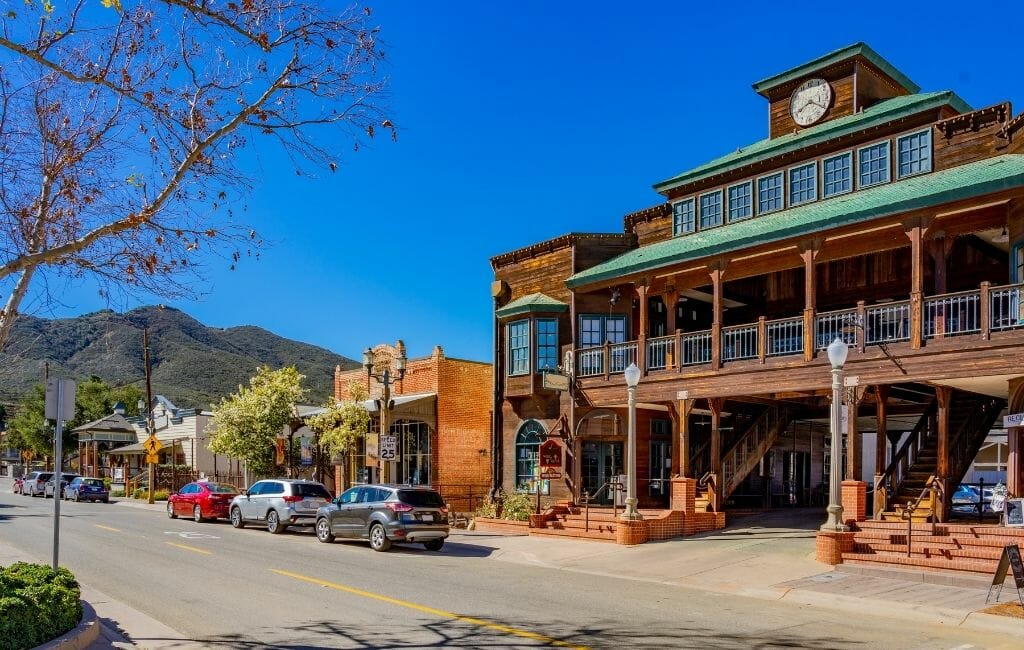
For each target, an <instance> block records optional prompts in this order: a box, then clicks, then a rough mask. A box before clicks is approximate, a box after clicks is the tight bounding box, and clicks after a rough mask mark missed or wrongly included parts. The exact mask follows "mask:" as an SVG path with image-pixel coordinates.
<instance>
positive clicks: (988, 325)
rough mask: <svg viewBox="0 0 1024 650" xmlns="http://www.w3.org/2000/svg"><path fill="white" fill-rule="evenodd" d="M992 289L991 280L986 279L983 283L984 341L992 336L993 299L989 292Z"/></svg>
mask: <svg viewBox="0 0 1024 650" xmlns="http://www.w3.org/2000/svg"><path fill="white" fill-rule="evenodd" d="M991 289H992V283H991V282H988V281H987V280H986V281H985V282H982V283H981V296H980V300H981V339H982V340H983V341H987V340H989V339H990V338H992V299H991V294H990V293H989V292H990V290H991Z"/></svg>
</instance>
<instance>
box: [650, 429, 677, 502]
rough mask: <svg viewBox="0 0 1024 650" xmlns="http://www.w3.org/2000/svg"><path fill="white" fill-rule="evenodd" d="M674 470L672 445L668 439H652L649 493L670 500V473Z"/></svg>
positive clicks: (666, 500) (663, 499)
mask: <svg viewBox="0 0 1024 650" xmlns="http://www.w3.org/2000/svg"><path fill="white" fill-rule="evenodd" d="M671 471H672V445H671V444H670V443H669V441H668V440H652V441H651V477H650V478H651V480H650V483H649V484H648V485H649V489H648V493H649V494H650V495H651V496H652V497H657V498H658V499H660V500H662V501H665V502H666V503H667V502H668V495H669V488H671V484H670V483H669V473H670V472H671Z"/></svg>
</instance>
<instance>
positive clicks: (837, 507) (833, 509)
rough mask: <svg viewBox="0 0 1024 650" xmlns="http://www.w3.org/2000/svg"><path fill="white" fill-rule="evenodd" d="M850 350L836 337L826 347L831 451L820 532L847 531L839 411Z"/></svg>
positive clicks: (841, 404)
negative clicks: (829, 368) (829, 370)
mask: <svg viewBox="0 0 1024 650" xmlns="http://www.w3.org/2000/svg"><path fill="white" fill-rule="evenodd" d="M849 353H850V348H849V347H847V345H846V342H845V341H843V340H842V339H841V338H839V337H838V336H837V337H836V340H834V341H832V342H831V343H829V345H828V361H829V363H830V364H832V445H831V446H832V449H831V452H830V456H829V458H830V460H829V463H830V465H831V466H830V467H829V474H828V521H826V522H825V523H824V524H822V526H821V530H826V531H832V532H844V531H847V530H849V529H848V528H847V527H846V525H845V524H843V503H842V492H841V491H840V485H839V482H840V481H841V480H842V473H841V463H842V452H841V449H842V444H843V442H842V431H841V430H840V428H841V425H840V414H839V410H840V409H841V408H842V406H843V365H844V364H845V363H846V357H847V355H848V354H849Z"/></svg>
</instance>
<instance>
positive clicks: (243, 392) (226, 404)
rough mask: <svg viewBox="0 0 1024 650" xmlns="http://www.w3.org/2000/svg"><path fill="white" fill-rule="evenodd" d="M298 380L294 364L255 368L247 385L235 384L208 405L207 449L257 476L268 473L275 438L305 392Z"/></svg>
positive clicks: (271, 470)
mask: <svg viewBox="0 0 1024 650" xmlns="http://www.w3.org/2000/svg"><path fill="white" fill-rule="evenodd" d="M302 379H303V375H301V374H299V371H298V370H296V369H295V366H289V367H287V368H281V369H280V370H271V369H270V368H269V367H267V366H263V367H262V368H259V369H257V370H256V375H255V376H254V377H252V378H251V379H250V380H249V386H239V387H238V392H237V393H234V394H232V395H229V396H228V397H225V398H223V399H221V401H220V404H217V405H214V406H213V407H212V408H213V418H212V419H211V421H210V424H209V425H208V431H210V433H211V440H210V445H209V448H210V451H212V452H213V453H215V454H223V455H225V456H231V457H233V458H238V459H240V460H242V461H244V462H245V466H246V469H247V470H248V471H249V472H251V473H252V474H255V475H257V476H266V475H268V474H271V473H272V472H273V471H274V444H275V441H276V440H277V437H278V435H280V434H281V432H282V431H283V430H284V427H285V425H287V424H288V423H289V422H290V421H291V418H292V413H293V412H294V406H295V404H297V403H299V402H301V401H302V398H303V396H304V395H305V390H304V389H303V388H302Z"/></svg>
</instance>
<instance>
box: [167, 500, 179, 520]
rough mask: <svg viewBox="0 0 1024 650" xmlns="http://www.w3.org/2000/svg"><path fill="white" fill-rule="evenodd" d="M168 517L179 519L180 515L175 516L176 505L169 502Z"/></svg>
mask: <svg viewBox="0 0 1024 650" xmlns="http://www.w3.org/2000/svg"><path fill="white" fill-rule="evenodd" d="M167 516H168V517H170V518H171V519H177V518H178V515H176V514H174V504H173V503H171V502H170V501H168V502H167Z"/></svg>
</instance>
